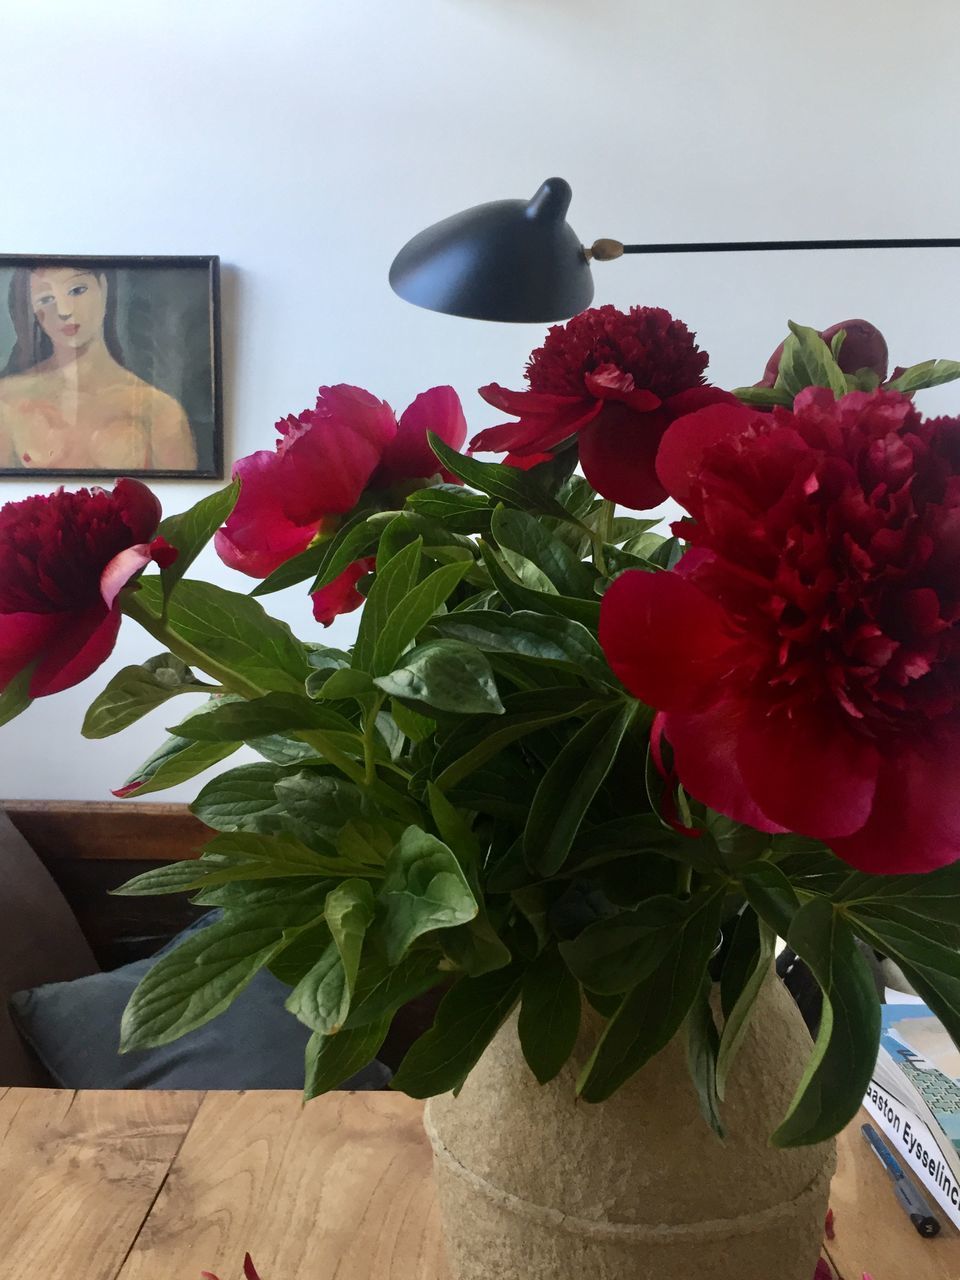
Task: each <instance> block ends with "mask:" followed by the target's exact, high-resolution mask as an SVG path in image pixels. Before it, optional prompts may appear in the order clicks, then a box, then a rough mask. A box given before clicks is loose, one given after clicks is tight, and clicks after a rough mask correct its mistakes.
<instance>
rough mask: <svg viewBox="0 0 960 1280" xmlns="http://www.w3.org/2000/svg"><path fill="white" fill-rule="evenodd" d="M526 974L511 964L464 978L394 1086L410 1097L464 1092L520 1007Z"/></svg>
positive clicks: (402, 1066)
mask: <svg viewBox="0 0 960 1280" xmlns="http://www.w3.org/2000/svg"><path fill="white" fill-rule="evenodd" d="M521 976H522V973H521V970H520V968H519V966H515V965H512V966H511V967H510V968H508V969H498V970H497V971H496V972H495V973H486V974H484V975H483V977H480V978H461V980H460V981H459V982H458V983H457V984H456V986H455V987H453V988H451V990H450V991H448V992H447V994H446V995H445V996H444V998H443V999H442V1000H441V1002H440V1007H439V1008H438V1009H437V1016H436V1019H435V1021H434V1024H433V1026H432V1027H431V1028H430V1030H429V1031H427V1032H426V1034H425V1035H422V1036H421V1037H420V1039H419V1040H417V1041H416V1042H415V1043H414V1044H413V1046H412V1047H411V1048H410V1050H409V1051H408V1053H407V1055H406V1057H405V1058H404V1059H403V1061H402V1062H401V1063H400V1068H399V1070H398V1071H397V1074H396V1075H395V1076H394V1077H393V1082H392V1085H391V1087H392V1088H394V1089H397V1090H399V1091H400V1092H401V1093H406V1094H409V1095H410V1097H411V1098H432V1097H434V1096H435V1095H436V1094H439V1093H448V1092H449V1091H450V1090H451V1089H459V1088H460V1086H461V1085H462V1084H463V1082H464V1080H465V1079H466V1078H467V1076H468V1075H469V1074H470V1072H471V1071H472V1070H473V1068H474V1067H475V1066H476V1064H477V1062H479V1060H480V1057H481V1055H482V1053H483V1051H484V1049H486V1047H487V1045H488V1044H489V1043H490V1041H491V1040H492V1039H493V1037H494V1036H495V1035H496V1034H497V1032H498V1031H499V1029H500V1027H501V1026H502V1025H503V1023H504V1021H505V1020H506V1018H507V1015H508V1014H509V1013H510V1010H511V1009H512V1008H513V1006H514V1005H515V1004H516V1002H517V999H518V997H519V995H520V982H521Z"/></svg>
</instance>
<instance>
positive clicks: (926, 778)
mask: <svg viewBox="0 0 960 1280" xmlns="http://www.w3.org/2000/svg"><path fill="white" fill-rule="evenodd" d="M830 847H831V849H833V851H834V853H836V854H837V856H838V857H841V858H843V860H844V861H845V862H849V863H850V864H851V865H852V866H854V867H857V868H858V869H859V870H861V871H869V872H872V873H873V874H874V875H895V874H900V873H908V872H922V871H932V870H933V869H934V868H935V867H942V866H945V865H946V864H947V863H950V862H956V861H957V859H958V858H960V731H955V732H954V733H953V735H952V736H951V737H941V736H938V737H937V738H936V739H935V740H933V741H930V742H923V743H917V744H915V745H914V746H911V747H909V748H907V749H905V750H902V751H900V752H896V753H891V754H890V755H889V756H888V757H887V758H886V759H885V760H884V761H883V763H882V764H881V766H880V770H879V774H878V777H877V788H876V795H875V797H874V801H873V809H872V811H871V814H870V817H869V819H868V820H867V821H866V822H865V823H864V824H863V826H862V827H861V828H860V830H859V831H857V832H856V833H855V834H854V835H852V836H849V837H847V838H845V839H835V840H831V841H830Z"/></svg>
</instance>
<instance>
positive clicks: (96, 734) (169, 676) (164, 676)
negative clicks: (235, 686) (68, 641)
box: [80, 653, 211, 738]
mask: <svg viewBox="0 0 960 1280" xmlns="http://www.w3.org/2000/svg"><path fill="white" fill-rule="evenodd" d="M210 687H211V686H210V685H208V684H204V683H203V682H202V681H200V680H198V679H197V677H196V676H195V675H194V674H193V672H192V671H191V670H190V668H189V667H188V666H187V665H186V663H184V662H181V661H180V659H179V658H176V657H174V655H173V654H172V653H161V654H159V655H158V656H157V657H156V658H148V659H147V661H146V662H144V663H143V665H142V666H131V667H123V668H122V670H120V671H118V672H117V674H116V675H115V676H114V677H113V679H112V680H111V681H110V683H109V684H108V685H107V687H106V688H105V689H104V691H103V693H101V694H100V695H99V696H98V697H96V698H95V699H94V700H93V702H92V703H91V704H90V707H89V709H88V710H87V714H86V716H85V717H84V721H83V728H82V729H81V731H80V732H81V733H82V734H83V736H84V737H85V738H107V737H109V736H110V734H112V733H119V731H120V730H121V729H126V727H127V726H128V725H131V724H133V723H134V722H135V721H137V720H139V719H140V717H141V716H145V715H146V714H147V712H148V711H152V710H153V709H154V707H159V706H161V705H162V703H164V702H166V701H167V700H168V699H169V698H174V697H176V696H177V694H179V693H207V692H209V691H210Z"/></svg>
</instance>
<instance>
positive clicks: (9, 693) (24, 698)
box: [0, 662, 36, 725]
mask: <svg viewBox="0 0 960 1280" xmlns="http://www.w3.org/2000/svg"><path fill="white" fill-rule="evenodd" d="M35 668H36V663H35V662H31V663H30V665H29V666H28V667H24V668H23V670H22V671H18V672H17V674H16V675H15V676H14V677H13V679H12V680H10V681H9V682H8V683H7V685H6V688H5V689H4V690H3V692H2V693H0V725H4V724H8V723H9V722H10V721H11V720H15V719H16V717H17V716H18V715H20V714H21V713H22V712H24V711H26V709H27V707H29V705H30V703H31V702H32V701H33V699H32V698H31V697H30V681H31V680H32V679H33V673H34V670H35Z"/></svg>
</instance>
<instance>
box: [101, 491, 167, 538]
mask: <svg viewBox="0 0 960 1280" xmlns="http://www.w3.org/2000/svg"><path fill="white" fill-rule="evenodd" d="M113 500H114V502H115V504H116V506H117V507H118V508H119V511H120V515H121V518H122V519H123V522H124V524H125V525H126V526H127V528H128V529H129V530H130V532H131V533H132V534H133V541H134V542H149V541H150V539H151V538H152V537H153V535H154V533H155V532H156V529H157V525H158V524H159V523H160V516H161V514H162V511H161V508H160V501H159V499H158V498H157V497H156V495H155V494H153V493H152V492H151V491H150V490H149V489H148V488H147V486H146V485H145V484H141V483H140V481H139V480H130V479H126V478H125V479H123V480H118V481H117V483H116V484H115V485H114V486H113Z"/></svg>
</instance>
